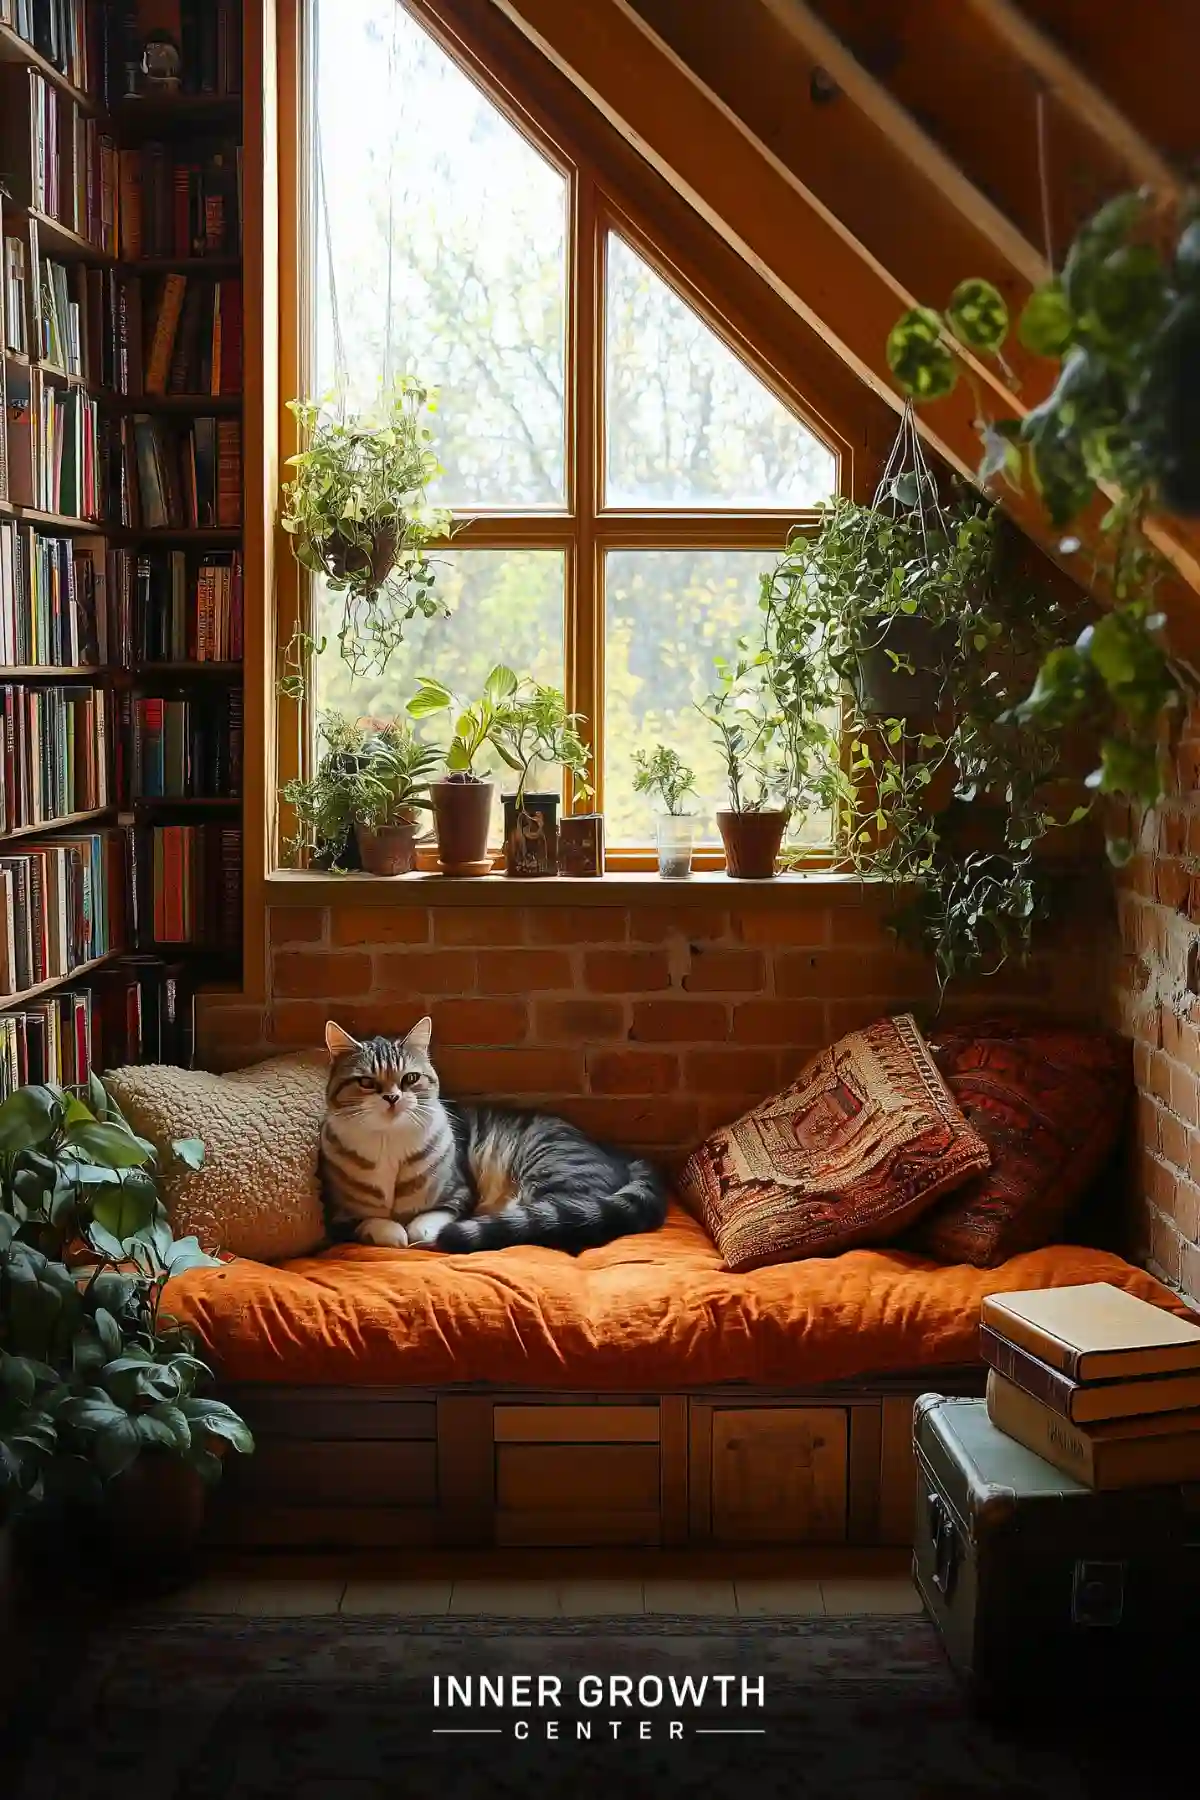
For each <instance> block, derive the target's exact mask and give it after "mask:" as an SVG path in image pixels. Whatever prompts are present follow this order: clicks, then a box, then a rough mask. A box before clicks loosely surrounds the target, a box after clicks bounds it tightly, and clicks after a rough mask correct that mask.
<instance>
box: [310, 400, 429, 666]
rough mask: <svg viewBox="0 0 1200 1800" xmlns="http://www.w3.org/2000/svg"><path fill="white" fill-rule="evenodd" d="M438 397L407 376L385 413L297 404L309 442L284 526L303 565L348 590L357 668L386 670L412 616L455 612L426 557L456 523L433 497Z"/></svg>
mask: <svg viewBox="0 0 1200 1800" xmlns="http://www.w3.org/2000/svg"><path fill="white" fill-rule="evenodd" d="M433 398H434V397H433V395H432V394H431V392H430V390H429V389H427V388H425V387H424V386H422V384H421V383H420V382H419V381H417V380H415V379H414V378H413V377H411V376H404V377H403V378H402V379H401V380H399V381H398V382H397V383H396V385H395V387H394V389H393V390H392V392H391V394H390V395H389V396H388V397H387V399H386V401H385V403H384V405H383V407H382V409H381V411H380V412H379V413H378V414H376V415H371V414H350V415H349V416H338V415H337V414H334V413H331V412H329V411H328V410H327V404H328V403H327V402H322V401H311V400H289V402H288V407H289V410H290V411H291V412H292V413H293V414H294V416H295V418H296V420H297V422H298V424H299V426H300V430H301V434H302V439H303V448H302V449H301V450H300V451H299V452H298V453H297V454H296V455H295V456H291V457H289V458H288V466H289V467H290V468H291V469H292V470H293V474H292V477H291V479H290V480H289V481H287V482H285V483H284V487H283V511H282V515H281V519H280V523H281V524H282V526H283V529H284V530H285V531H286V532H287V534H288V536H289V538H290V539H291V544H292V551H293V554H294V555H295V557H296V560H297V561H298V562H299V563H300V565H301V567H303V568H305V569H308V570H310V571H311V572H312V573H313V574H315V575H319V576H321V577H322V578H323V579H324V581H325V583H326V585H327V586H328V587H329V589H330V591H331V592H332V593H335V594H340V595H341V597H342V619H341V624H340V627H339V629H338V633H337V638H338V645H339V648H340V650H341V654H342V658H343V660H344V661H345V663H346V664H347V666H348V667H349V668H350V669H351V670H352V671H353V673H354V674H355V675H369V674H382V673H383V671H384V669H385V668H386V667H387V663H388V660H389V658H390V657H391V654H392V652H393V650H395V649H396V647H397V646H398V645H399V644H400V643H401V642H402V641H403V637H404V629H405V627H406V625H407V624H408V623H409V621H410V620H411V619H412V618H414V617H415V616H416V615H417V614H418V613H420V614H423V615H424V616H425V617H426V618H433V617H435V616H436V615H437V614H438V613H440V612H444V611H445V608H444V607H443V606H442V604H441V602H440V601H439V600H438V598H437V596H436V593H435V591H434V573H433V569H432V568H431V566H430V563H429V558H428V556H427V555H426V547H427V546H428V544H429V543H430V542H431V541H432V540H433V539H435V538H438V537H445V536H446V535H447V534H448V533H449V530H450V524H451V521H450V515H449V514H448V513H446V512H444V511H440V510H438V509H436V508H433V507H430V506H428V505H427V504H426V502H425V493H426V489H427V488H428V486H429V483H430V482H431V481H432V480H433V478H434V477H435V476H436V475H438V474H439V473H440V472H441V471H440V467H439V464H438V460H437V457H436V455H435V453H434V450H433V447H432V433H431V432H430V430H429V427H428V426H427V425H426V423H425V418H426V415H427V414H428V413H429V412H430V411H431V410H432V407H433Z"/></svg>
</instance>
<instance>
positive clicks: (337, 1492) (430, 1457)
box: [230, 1438, 437, 1507]
mask: <svg viewBox="0 0 1200 1800" xmlns="http://www.w3.org/2000/svg"><path fill="white" fill-rule="evenodd" d="M230 1460H231V1461H232V1459H230ZM436 1463H437V1451H436V1446H435V1445H434V1443H433V1441H432V1440H430V1441H429V1442H428V1443H422V1442H419V1441H415V1442H408V1443H405V1442H400V1443H389V1442H373V1441H371V1440H367V1441H365V1442H360V1443H354V1442H352V1441H351V1440H349V1439H341V1440H339V1441H335V1442H333V1443H308V1444H305V1443H302V1442H300V1441H299V1440H297V1439H287V1438H260V1439H259V1441H258V1445H257V1448H256V1450H255V1453H254V1455H253V1456H250V1457H247V1458H246V1459H245V1462H244V1463H239V1464H238V1467H237V1471H236V1474H237V1481H238V1485H239V1487H240V1488H242V1489H243V1491H244V1492H247V1493H255V1494H263V1495H264V1496H269V1497H270V1498H271V1499H272V1500H274V1501H276V1502H277V1503H278V1504H281V1505H294V1506H394V1507H411V1506H433V1505H435V1504H436V1501H437V1467H436Z"/></svg>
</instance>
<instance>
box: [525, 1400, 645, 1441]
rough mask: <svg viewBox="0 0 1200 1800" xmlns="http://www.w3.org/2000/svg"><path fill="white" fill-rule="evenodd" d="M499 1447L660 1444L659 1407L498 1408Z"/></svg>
mask: <svg viewBox="0 0 1200 1800" xmlns="http://www.w3.org/2000/svg"><path fill="white" fill-rule="evenodd" d="M493 1419H494V1425H493V1429H494V1435H495V1439H496V1442H497V1443H498V1444H656V1443H657V1442H658V1433H659V1422H658V1407H657V1406H498V1407H497V1408H496V1410H495V1413H494V1415H493Z"/></svg>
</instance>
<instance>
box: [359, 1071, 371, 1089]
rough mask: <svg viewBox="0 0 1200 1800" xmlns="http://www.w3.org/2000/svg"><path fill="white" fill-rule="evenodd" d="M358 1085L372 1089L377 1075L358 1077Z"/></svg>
mask: <svg viewBox="0 0 1200 1800" xmlns="http://www.w3.org/2000/svg"><path fill="white" fill-rule="evenodd" d="M358 1085H359V1087H360V1088H365V1089H367V1090H368V1091H370V1090H372V1089H373V1088H374V1086H375V1077H374V1076H373V1075H360V1076H359V1077H358Z"/></svg>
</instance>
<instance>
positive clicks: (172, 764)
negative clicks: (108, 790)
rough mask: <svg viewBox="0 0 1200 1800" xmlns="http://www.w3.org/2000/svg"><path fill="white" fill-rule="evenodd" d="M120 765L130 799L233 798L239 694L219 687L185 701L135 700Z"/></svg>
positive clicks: (237, 780) (238, 780)
mask: <svg viewBox="0 0 1200 1800" xmlns="http://www.w3.org/2000/svg"><path fill="white" fill-rule="evenodd" d="M122 723H123V725H124V726H125V731H126V734H127V735H126V738H125V745H124V749H123V765H124V766H125V767H127V768H128V769H129V770H130V786H131V794H130V798H131V799H134V800H161V799H180V800H182V799H193V800H202V799H236V798H237V797H238V796H239V795H240V793H241V787H242V691H241V689H240V688H236V689H235V688H228V687H219V688H216V689H213V690H211V691H208V692H197V693H194V694H189V695H188V696H186V697H182V696H181V697H179V698H165V699H164V698H161V697H159V696H158V695H145V696H135V697H133V698H132V699H131V702H130V705H129V716H128V722H127V724H126V722H125V721H124V720H123V721H122Z"/></svg>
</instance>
